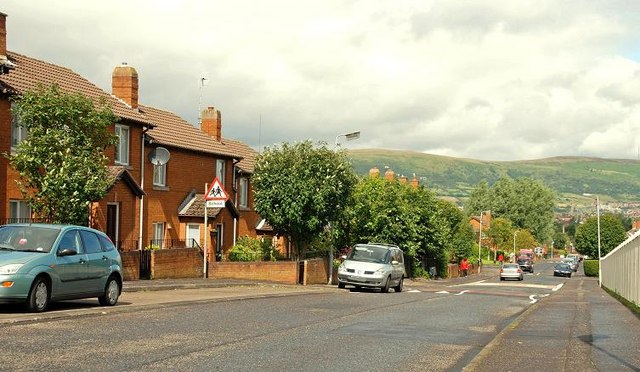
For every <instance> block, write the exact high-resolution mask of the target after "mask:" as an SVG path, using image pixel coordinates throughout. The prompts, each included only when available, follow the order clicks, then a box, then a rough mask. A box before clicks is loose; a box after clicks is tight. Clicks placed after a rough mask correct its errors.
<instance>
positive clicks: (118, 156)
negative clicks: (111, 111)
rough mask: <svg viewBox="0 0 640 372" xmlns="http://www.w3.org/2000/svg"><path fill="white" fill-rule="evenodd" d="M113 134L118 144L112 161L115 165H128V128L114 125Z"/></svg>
mask: <svg viewBox="0 0 640 372" xmlns="http://www.w3.org/2000/svg"><path fill="white" fill-rule="evenodd" d="M115 132H116V136H118V143H117V144H116V148H115V154H114V161H115V163H116V164H120V165H129V138H130V129H129V126H127V125H122V124H116V128H115Z"/></svg>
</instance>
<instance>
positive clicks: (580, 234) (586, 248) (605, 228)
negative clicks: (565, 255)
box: [576, 214, 627, 259]
mask: <svg viewBox="0 0 640 372" xmlns="http://www.w3.org/2000/svg"><path fill="white" fill-rule="evenodd" d="M626 238H627V235H626V233H625V230H624V226H623V225H622V222H621V221H620V219H619V218H617V217H616V216H614V215H612V214H604V215H601V216H600V254H601V256H602V257H604V256H605V255H607V253H609V252H610V251H611V250H612V249H614V248H615V247H617V246H618V245H619V244H620V243H622V242H623V241H625V239H626ZM576 249H577V250H578V252H580V253H581V254H583V255H587V256H589V257H592V258H596V259H597V258H598V220H597V217H590V218H588V219H587V220H586V221H585V223H584V224H582V225H580V226H578V228H577V230H576Z"/></svg>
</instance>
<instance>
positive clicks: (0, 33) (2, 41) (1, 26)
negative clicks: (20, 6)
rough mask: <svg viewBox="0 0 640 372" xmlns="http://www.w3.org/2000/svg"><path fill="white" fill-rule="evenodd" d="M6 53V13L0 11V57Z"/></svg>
mask: <svg viewBox="0 0 640 372" xmlns="http://www.w3.org/2000/svg"><path fill="white" fill-rule="evenodd" d="M6 55H7V15H6V14H4V13H0V58H1V57H3V56H6Z"/></svg>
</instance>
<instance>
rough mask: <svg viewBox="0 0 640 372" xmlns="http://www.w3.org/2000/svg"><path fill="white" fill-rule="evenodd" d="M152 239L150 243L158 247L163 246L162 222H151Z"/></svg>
mask: <svg viewBox="0 0 640 372" xmlns="http://www.w3.org/2000/svg"><path fill="white" fill-rule="evenodd" d="M152 228H153V239H152V240H151V245H152V246H154V247H153V248H155V247H158V248H161V249H162V248H164V222H154V223H153V226H152Z"/></svg>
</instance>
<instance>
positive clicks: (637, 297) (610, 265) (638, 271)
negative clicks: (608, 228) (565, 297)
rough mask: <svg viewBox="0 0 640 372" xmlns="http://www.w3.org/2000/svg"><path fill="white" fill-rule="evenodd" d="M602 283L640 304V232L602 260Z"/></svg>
mask: <svg viewBox="0 0 640 372" xmlns="http://www.w3.org/2000/svg"><path fill="white" fill-rule="evenodd" d="M600 270H601V271H602V279H601V280H602V285H603V286H605V287H607V288H609V289H610V290H612V291H614V292H616V293H617V294H619V295H620V296H622V297H624V298H625V299H626V300H628V301H630V302H633V303H634V304H636V305H637V306H640V232H639V233H636V234H635V235H633V236H632V237H630V238H629V239H627V240H625V241H624V242H622V243H621V244H620V245H618V246H617V247H616V248H615V249H614V250H612V251H611V252H609V254H607V255H606V256H604V257H602V259H601V260H600Z"/></svg>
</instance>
